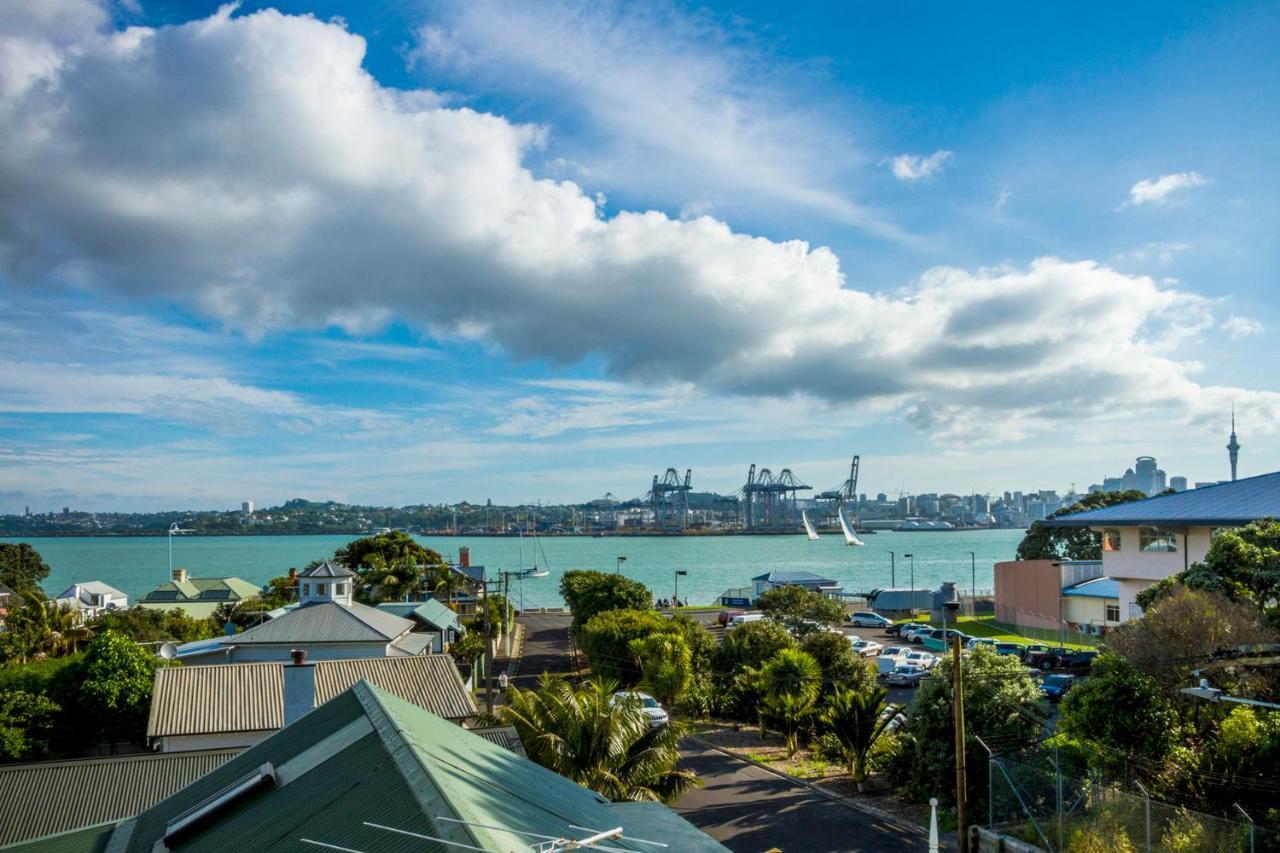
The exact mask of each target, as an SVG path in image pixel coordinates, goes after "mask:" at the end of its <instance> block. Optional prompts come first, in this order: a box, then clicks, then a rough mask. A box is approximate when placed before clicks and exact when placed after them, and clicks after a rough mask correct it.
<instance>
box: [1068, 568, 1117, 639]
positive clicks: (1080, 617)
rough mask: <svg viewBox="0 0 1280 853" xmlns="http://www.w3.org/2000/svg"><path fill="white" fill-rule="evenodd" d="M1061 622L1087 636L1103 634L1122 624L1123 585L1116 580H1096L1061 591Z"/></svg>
mask: <svg viewBox="0 0 1280 853" xmlns="http://www.w3.org/2000/svg"><path fill="white" fill-rule="evenodd" d="M1062 619H1063V621H1064V622H1066V623H1067V627H1068V628H1071V629H1073V630H1075V631H1081V632H1083V633H1086V634H1104V633H1106V631H1107V629H1108V628H1114V627H1115V626H1117V625H1119V624H1120V584H1119V582H1118V581H1116V580H1115V578H1094V579H1093V580H1088V581H1085V582H1084V583H1078V584H1075V585H1074V586H1069V587H1067V588H1066V589H1064V590H1063V591H1062Z"/></svg>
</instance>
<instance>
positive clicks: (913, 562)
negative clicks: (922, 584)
mask: <svg viewBox="0 0 1280 853" xmlns="http://www.w3.org/2000/svg"><path fill="white" fill-rule="evenodd" d="M902 556H904V557H906V558H907V559H908V560H910V561H911V615H912V616H915V615H916V555H915V554H903V555H902Z"/></svg>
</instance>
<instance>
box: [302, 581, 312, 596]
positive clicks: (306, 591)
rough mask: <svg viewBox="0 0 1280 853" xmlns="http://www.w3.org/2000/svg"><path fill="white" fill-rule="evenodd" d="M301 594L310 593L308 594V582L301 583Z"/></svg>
mask: <svg viewBox="0 0 1280 853" xmlns="http://www.w3.org/2000/svg"><path fill="white" fill-rule="evenodd" d="M302 594H303V595H310V594H311V584H309V583H304V584H303V585H302Z"/></svg>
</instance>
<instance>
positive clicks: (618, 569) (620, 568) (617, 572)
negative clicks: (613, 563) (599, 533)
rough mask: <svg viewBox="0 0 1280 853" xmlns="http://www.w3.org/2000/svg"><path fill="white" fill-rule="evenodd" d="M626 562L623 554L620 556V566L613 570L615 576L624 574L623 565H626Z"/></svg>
mask: <svg viewBox="0 0 1280 853" xmlns="http://www.w3.org/2000/svg"><path fill="white" fill-rule="evenodd" d="M626 561H627V558H626V557H624V556H622V555H621V554H619V555H618V566H617V568H615V569H614V570H613V573H614V574H615V575H616V574H620V573H621V572H622V564H623V563H625V562H626Z"/></svg>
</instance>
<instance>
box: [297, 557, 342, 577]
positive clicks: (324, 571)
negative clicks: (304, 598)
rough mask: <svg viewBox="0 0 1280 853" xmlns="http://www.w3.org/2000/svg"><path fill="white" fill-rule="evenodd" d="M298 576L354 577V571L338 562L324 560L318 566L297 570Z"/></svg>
mask: <svg viewBox="0 0 1280 853" xmlns="http://www.w3.org/2000/svg"><path fill="white" fill-rule="evenodd" d="M298 577H300V578H354V577H356V573H355V572H353V571H351V570H350V569H348V568H347V567H346V566H343V565H340V564H338V563H331V562H329V561H328V560H325V561H324V562H323V563H321V564H320V565H318V566H312V567H311V568H309V569H303V570H302V571H300V572H298Z"/></svg>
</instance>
